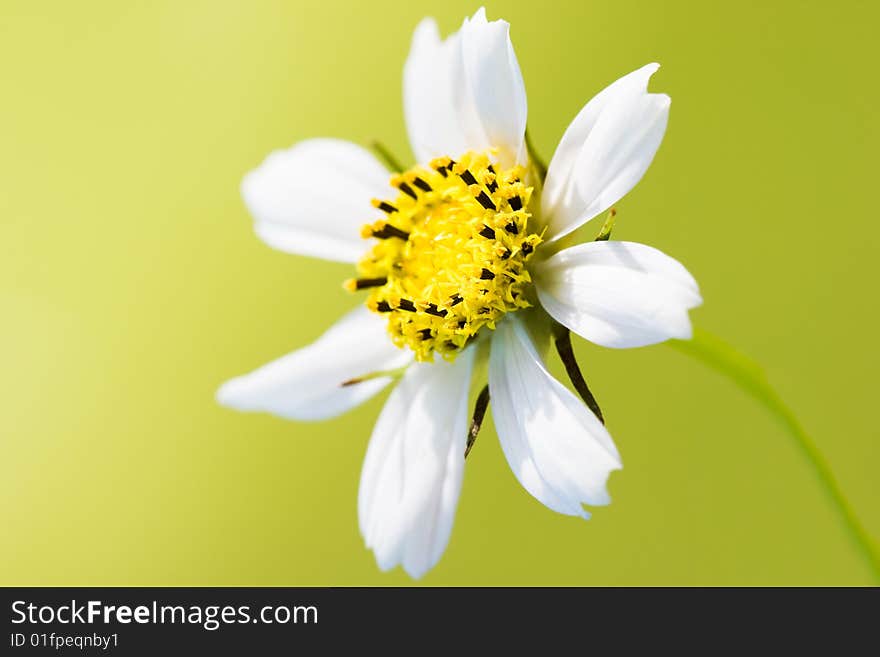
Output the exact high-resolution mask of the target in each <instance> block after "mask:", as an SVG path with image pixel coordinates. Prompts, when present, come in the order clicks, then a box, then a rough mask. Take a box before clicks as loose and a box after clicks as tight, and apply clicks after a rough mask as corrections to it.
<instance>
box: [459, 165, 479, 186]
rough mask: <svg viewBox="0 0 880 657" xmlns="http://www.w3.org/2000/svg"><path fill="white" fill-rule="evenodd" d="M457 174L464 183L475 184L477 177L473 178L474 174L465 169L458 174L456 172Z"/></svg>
mask: <svg viewBox="0 0 880 657" xmlns="http://www.w3.org/2000/svg"><path fill="white" fill-rule="evenodd" d="M458 176H459V178H461V179H462V180H464V182H465V184H466V185H476V184H477V179H476V178H474V174H472V173H471V172H470V171H468V170H467V169H465V170H464V171H462V172H461V173H460V174H458Z"/></svg>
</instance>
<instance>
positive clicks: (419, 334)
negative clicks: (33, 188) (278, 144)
mask: <svg viewBox="0 0 880 657" xmlns="http://www.w3.org/2000/svg"><path fill="white" fill-rule="evenodd" d="M508 28H509V26H508V24H507V23H506V22H504V21H494V22H488V21H487V20H486V17H485V12H484V11H483V10H482V9H480V10H479V11H478V12H477V13H476V14H475V15H474V16H473V17H472V18H470V19H466V20H465V21H464V24H463V25H462V28H461V30H460V31H459V32H457V33H456V34H454V35H452V36H450V37H449V38H447V39H446V40H441V39H440V37H439V34H438V31H437V26H436V24H435V23H434V21H433V20H431V19H426V20H424V21H422V23H421V24H420V25H419V26H418V27H417V28H416V31H415V36H414V38H413V44H412V49H411V51H410V55H409V58H408V60H407V62H406V66H405V69H404V89H403V91H404V108H405V115H406V123H407V129H408V132H409V137H410V142H411V144H412V147H413V151H414V152H415V155H416V157H417V159H418V162H419V163H420V165H419V166H417V167H414V168H413V169H411V170H410V171H407V172H399V173H398V174H397V175H394V176H393V177H391V183H389V174H388V173H387V172H386V170H385V169H384V168H383V166H382V165H381V164H380V163H379V162H378V161H377V160H375V159H374V158H373V156H372V155H371V154H370V153H369V152H367V151H366V150H364V149H362V148H360V147H359V146H356V145H353V144H350V143H346V142H343V141H336V140H331V139H315V140H310V141H306V142H303V143H300V144H297V145H295V146H294V147H292V148H290V149H288V150H283V151H277V152H275V153H273V154H271V155H270V156H269V157H268V158H267V159H266V160H265V162H263V164H261V165H260V166H259V167H258V168H257V169H255V170H254V171H252V172H251V173H249V174H248V175H247V176H246V177H245V179H244V183H243V185H242V193H243V196H244V199H245V202H246V204H247V206H248V208H249V209H250V211H251V213H252V214H253V216H254V218H255V227H256V232H257V234H258V235H259V236H260V237H261V238H262V239H263V240H264V241H265V242H267V243H268V244H269V245H271V246H273V247H275V248H278V249H281V250H283V251H287V252H290V253H295V254H300V255H308V256H316V257H321V258H326V259H330V260H336V261H341V262H346V263H352V264H354V263H359V264H358V268H359V272H360V277H359V278H357V279H353V280H351V281H349V282H348V286H349V288H350V289H353V290H354V289H361V288H368V294H369V297H368V300H367V307H366V308H364V307H362V306H361V307H359V308H358V309H356V310H353V311H352V312H350V313H349V314H348V315H346V316H345V317H344V318H343V319H341V320H340V321H339V322H338V323H336V324H335V325H334V326H333V327H331V329H330V330H329V331H328V332H327V333H325V334H324V336H323V337H321V338H320V339H319V340H318V341H316V342H315V343H313V344H312V345H309V346H307V347H305V348H303V349H300V350H298V351H295V352H293V353H292V354H289V355H288V356H285V357H283V358H281V359H280V360H278V361H275V362H273V363H270V364H269V365H266V366H265V367H262V368H260V369H258V370H256V371H255V372H252V373H250V374H247V375H245V376H242V377H239V378H236V379H233V380H231V381H229V382H227V383H226V384H225V385H224V386H223V387H222V388H221V389H220V391H219V393H218V399H219V400H220V402H221V403H223V404H225V405H227V406H230V407H233V408H236V409H239V410H249V411H266V412H269V413H274V414H276V415H280V416H282V417H285V418H291V419H300V420H316V419H322V418H329V417H332V416H335V415H337V414H339V413H342V412H344V411H346V410H348V409H350V408H352V407H354V406H356V405H357V404H359V403H361V402H363V401H364V400H366V399H368V398H369V397H371V396H372V395H374V394H376V393H377V392H379V391H380V390H381V389H382V388H384V387H385V386H386V385H388V384H389V383H391V382H392V381H393V380H394V378H395V374H394V373H395V372H397V371H401V370H402V368H405V372H404V373H403V374H402V378H401V379H400V381H399V383H397V385H396V386H395V388H394V389H393V391H392V392H391V395H390V397H389V398H388V401H387V402H386V404H385V407H384V409H383V410H382V413H381V415H380V416H379V420H378V422H377V423H376V426H375V428H374V430H373V435H372V438H371V440H370V444H369V448H368V450H367V455H366V460H365V462H364V468H363V473H362V476H361V484H360V491H359V499H358V506H359V521H360V529H361V532H362V534H363V536H364V538H365V540H366V543H367V546H368V547H369V548H371V549H372V550H373V551H374V553H375V555H376V559H377V561H378V563H379V566H380V567H381V568H382V569H388V568H392V567H394V566H396V565H398V564H400V565H402V566H403V568H404V569H405V570H406V571H407V572H408V573H409V574H410V575H411V576H413V577H420V576H422V575H423V574H424V573H425V572H427V571H428V570H429V569H430V568H431V567H433V566H434V564H436V563H437V561H438V559H439V558H440V556H441V554H442V553H443V551H444V549H445V548H446V545H447V543H448V541H449V536H450V532H451V529H452V524H453V518H454V515H455V509H456V506H457V504H458V496H459V492H460V490H461V483H462V478H463V474H464V465H465V448H466V441H467V438H468V425H469V421H470V419H471V409H470V406H469V399H470V396H469V395H470V393H471V390H472V389H473V390H474V391H476V390H478V389H479V388H480V387H482V384H483V383H484V382H485V375H484V380H483V381H472V375H473V374H474V373H475V372H477V371H484V369H478V368H477V367H476V365H477V364H478V363H484V362H485V361H486V359H487V360H488V390H489V392H490V395H491V403H492V408H493V414H494V418H495V424H496V426H497V429H498V436H499V439H500V441H501V446H502V448H503V450H504V454H505V456H506V457H507V461H508V463H509V464H510V467H511V469H512V470H513V472H514V474H515V475H516V477H517V479H519V481H520V483H521V484H522V485H523V486H524V487H525V488H526V490H528V491H529V493H531V494H532V495H533V496H534V497H535V498H537V499H538V500H539V501H541V502H542V503H544V504H545V505H546V506H548V507H549V508H551V509H553V510H554V511H557V512H559V513H564V514H567V515H573V516H580V517H583V518H588V517H589V513H588V512H587V511H586V510H585V509H584V506H583V505H584V504H589V505H602V504H607V503H608V502H609V497H608V493H607V492H606V488H605V486H606V481H607V479H608V476H609V474H610V472H611V471H612V470H616V469H619V468H620V467H621V461H620V456H619V455H618V452H617V449H616V448H615V446H614V443H613V442H612V440H611V436H610V435H609V434H608V431H607V430H606V429H605V427H604V425H603V422H602V421H601V419H600V418H599V417H597V415H596V414H594V412H592V411H591V410H590V409H589V408H588V407H587V406H585V405H584V403H583V402H582V401H581V400H580V399H579V398H578V397H577V396H576V395H575V394H573V393H572V392H571V391H570V390H569V389H568V388H567V387H565V386H564V385H563V384H561V383H560V382H559V381H557V380H556V379H554V378H553V376H552V375H551V374H550V373H549V371H548V370H547V367H546V365H545V362H544V354H545V353H546V350H547V347H548V346H549V344H550V341H551V337H552V331H554V330H557V331H558V330H559V326H560V325H561V326H563V327H567V328H568V329H571V330H572V331H574V332H575V333H577V334H578V335H581V336H583V337H584V338H586V339H587V340H590V341H592V342H595V343H597V344H599V345H603V346H606V347H617V348H621V347H637V346H641V345H648V344H653V343H657V342H661V341H663V340H666V339H669V338H689V337H690V335H691V325H690V321H689V318H688V310H689V309H691V308H693V307H695V306H697V305H699V303H700V301H701V300H700V295H699V291H698V288H697V284H696V282H695V281H694V279H693V277H692V276H691V275H690V274H689V273H688V272H687V271H686V270H685V268H684V267H682V265H680V264H679V263H678V262H676V261H675V260H673V259H672V258H670V257H669V256H666V255H664V254H663V253H661V252H659V251H657V250H656V249H653V248H651V247H648V246H644V245H641V244H636V243H632V242H614V241H592V242H586V243H583V244H579V245H576V246H569V245H568V242H570V241H571V240H570V239H569V240H563V238H565V237H566V236H571V234H572V232H573V231H575V230H576V229H577V228H579V227H580V226H582V225H583V224H585V223H586V222H587V221H589V220H590V219H592V218H594V217H596V216H597V215H599V214H601V213H603V212H605V211H607V210H609V209H610V208H611V207H612V206H613V205H614V204H615V203H616V202H617V201H618V200H619V199H620V198H621V197H622V196H623V195H624V194H626V193H627V192H628V191H629V190H630V189H631V188H632V187H633V186H634V185H635V184H636V183H637V182H638V181H639V179H640V178H641V177H642V175H643V174H644V173H645V170H646V169H647V168H648V166H649V164H650V163H651V160H652V159H653V157H654V154H655V152H656V151H657V148H658V147H659V145H660V141H661V140H662V138H663V134H664V132H665V130H666V122H667V117H668V114H669V102H670V101H669V97H668V96H666V95H663V94H652V93H648V91H647V85H648V80H649V78H650V77H651V75H652V74H653V73H654V72H655V71H656V70H657V68H658V65H657V64H649V65H647V66H644V67H642V68H640V69H639V70H637V71H634V72H633V73H630V74H629V75H626V76H624V77H623V78H621V79H620V80H618V81H617V82H615V83H614V84H612V85H611V86H609V87H608V88H606V89H605V90H604V91H602V92H601V93H600V94H599V95H597V96H596V97H595V98H593V100H591V101H590V102H589V103H587V105H586V106H585V107H584V108H583V109H582V110H581V111H580V113H579V114H578V115H577V116H576V117H575V119H574V120H573V121H572V123H571V125H570V126H569V128H568V129H567V130H566V132H565V134H564V135H563V137H562V140H561V142H560V143H559V146H558V147H557V149H556V153H555V154H554V156H553V159H552V161H551V163H550V166H549V169H548V172H547V176H546V180H544V181H543V189H541V183H542V181H541V180H540V177H539V176H538V175H537V174H536V169H535V166H534V163H533V162H529V156H528V149H527V147H526V141H525V130H526V116H527V111H526V94H525V88H524V85H523V80H522V75H521V74H520V70H519V65H518V64H517V60H516V56H515V54H514V51H513V46H512V45H511V42H510V38H509V36H508ZM383 199H386V200H383ZM365 223H368V224H369V225H367V226H366V227H364V226H363V225H364V224H365ZM363 236H366V237H367V238H374V237H377V238H380V239H378V240H372V241H371V242H369V243H365V242H364V240H363ZM365 254H366V255H365ZM557 323H558V324H557ZM553 327H556V329H554V328H553ZM563 330H564V329H563ZM557 335H558V334H557ZM560 353H561V354H562V351H560ZM438 355H439V356H442V358H440V357H436V356H438ZM570 364H571V363H567V365H570ZM473 385H476V387H475V388H472V386H473ZM576 387H578V386H577V385H576ZM578 390H579V392H583V390H582V388H581V387H578ZM582 396H585V397H586V395H582Z"/></svg>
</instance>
